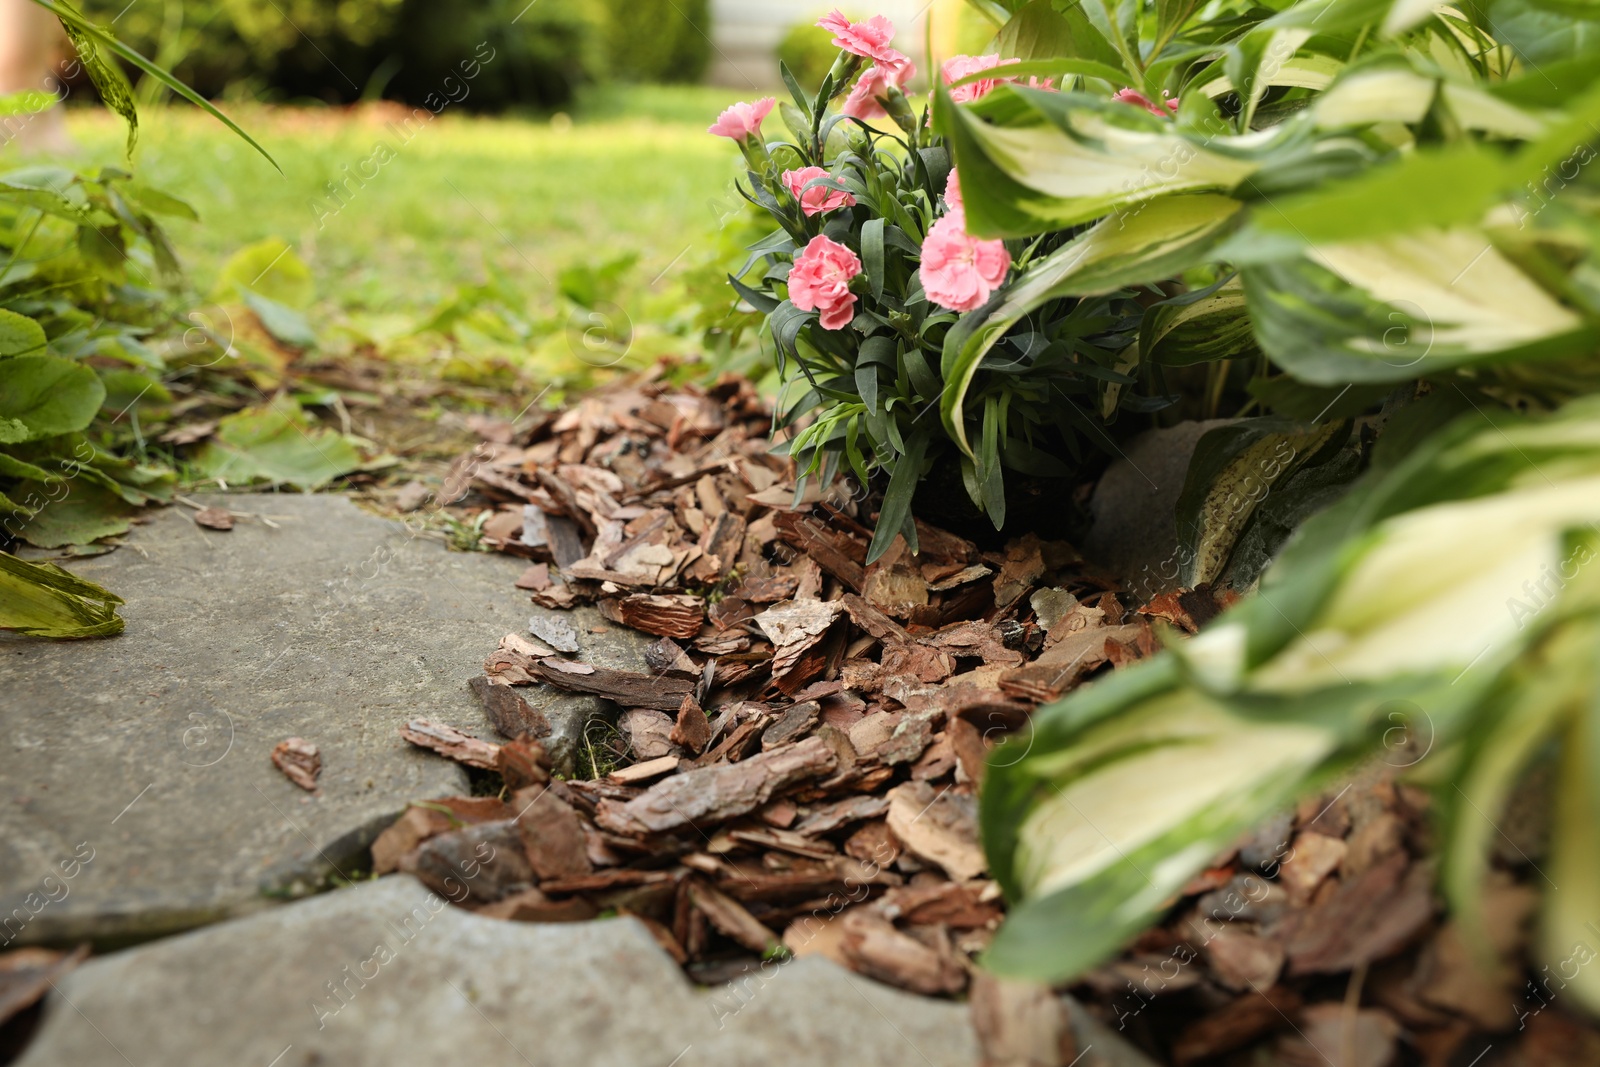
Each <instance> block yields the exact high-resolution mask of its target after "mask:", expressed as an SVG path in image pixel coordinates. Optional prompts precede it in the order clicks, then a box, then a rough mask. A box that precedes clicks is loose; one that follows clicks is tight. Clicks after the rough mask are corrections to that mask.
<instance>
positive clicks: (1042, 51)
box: [996, 0, 1077, 62]
mask: <svg viewBox="0 0 1600 1067" xmlns="http://www.w3.org/2000/svg"><path fill="white" fill-rule="evenodd" d="M996 44H997V47H998V48H999V51H1000V55H1001V57H1002V58H1004V59H1020V60H1023V61H1024V62H1026V61H1028V60H1030V59H1054V58H1057V57H1066V56H1073V55H1076V54H1077V53H1076V43H1075V42H1074V41H1073V38H1072V28H1071V27H1070V26H1068V25H1067V20H1066V19H1064V18H1062V17H1061V15H1060V14H1059V13H1057V11H1056V10H1055V8H1053V7H1052V6H1051V5H1050V3H1049V0H1031V2H1030V3H1028V4H1025V5H1024V6H1023V7H1022V9H1021V10H1020V11H1018V12H1017V13H1016V14H1015V15H1013V16H1012V17H1011V19H1010V20H1009V21H1008V22H1007V23H1006V24H1005V27H1004V28H1002V29H1001V31H1000V34H999V37H998V38H997V39H996Z"/></svg>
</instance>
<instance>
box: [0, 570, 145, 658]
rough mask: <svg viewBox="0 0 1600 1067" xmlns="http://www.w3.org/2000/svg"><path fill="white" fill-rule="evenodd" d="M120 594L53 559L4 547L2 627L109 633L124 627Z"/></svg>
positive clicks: (37, 632)
mask: <svg viewBox="0 0 1600 1067" xmlns="http://www.w3.org/2000/svg"><path fill="white" fill-rule="evenodd" d="M120 603H122V599H121V598H120V597H118V596H116V595H115V594H113V593H110V592H107V591H106V590H104V589H102V588H101V587H100V586H98V585H96V584H94V583H93V582H89V581H85V580H84V579H82V578H79V577H77V576H76V575H73V574H71V573H69V572H67V571H64V570H62V569H61V568H60V567H57V566H55V565H54V564H51V563H28V562H26V561H25V560H20V559H18V558H17V557H15V556H13V555H11V554H10V553H8V552H0V630H14V631H16V632H17V633H21V634H28V635H30V636H33V637H55V638H72V637H110V636H112V635H113V634H119V633H121V632H122V618H121V616H119V615H118V614H117V611H116V605H118V604H120Z"/></svg>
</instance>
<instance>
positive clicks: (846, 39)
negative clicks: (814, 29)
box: [817, 8, 900, 63]
mask: <svg viewBox="0 0 1600 1067" xmlns="http://www.w3.org/2000/svg"><path fill="white" fill-rule="evenodd" d="M817 25H818V26H820V27H822V28H823V29H825V30H827V31H828V32H829V33H831V34H833V46H834V47H835V48H843V49H844V50H845V51H846V52H849V53H851V54H852V55H857V56H861V57H862V58H864V59H870V60H872V61H873V62H875V63H890V62H892V61H893V59H894V57H895V56H898V55H900V53H899V52H896V51H895V50H894V49H893V48H890V47H889V42H890V41H892V40H894V23H892V22H890V21H889V20H888V19H886V18H884V17H883V16H882V15H874V16H872V17H871V18H870V19H866V20H865V21H862V22H851V21H850V20H849V19H847V18H845V17H844V15H842V14H841V13H840V12H839V11H838V9H837V8H836V9H834V10H833V11H830V12H829V13H828V14H826V15H824V16H822V18H820V19H818V20H817Z"/></svg>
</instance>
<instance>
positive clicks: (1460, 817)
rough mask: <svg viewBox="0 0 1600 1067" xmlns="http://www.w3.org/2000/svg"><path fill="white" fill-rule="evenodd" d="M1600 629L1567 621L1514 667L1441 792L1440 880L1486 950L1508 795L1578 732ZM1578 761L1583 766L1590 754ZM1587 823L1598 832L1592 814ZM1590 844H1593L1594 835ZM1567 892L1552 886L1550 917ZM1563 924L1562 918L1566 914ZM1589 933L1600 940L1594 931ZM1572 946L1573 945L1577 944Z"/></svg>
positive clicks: (1588, 902)
mask: <svg viewBox="0 0 1600 1067" xmlns="http://www.w3.org/2000/svg"><path fill="white" fill-rule="evenodd" d="M1597 636H1600V635H1597V632H1596V627H1595V624H1594V622H1593V621H1592V620H1586V621H1583V622H1579V623H1577V624H1574V625H1570V626H1567V627H1565V628H1563V629H1562V630H1561V631H1559V632H1557V633H1556V634H1555V635H1553V636H1552V637H1551V639H1549V640H1547V641H1545V642H1543V643H1542V645H1541V646H1540V647H1539V648H1537V649H1535V650H1533V653H1532V654H1531V655H1530V656H1528V657H1527V658H1526V660H1525V661H1524V662H1523V663H1520V664H1518V665H1517V667H1516V668H1514V669H1513V670H1511V671H1509V672H1508V678H1507V684H1506V685H1505V686H1504V687H1503V688H1502V689H1501V690H1500V691H1498V692H1496V693H1494V694H1493V695H1492V696H1491V697H1490V699H1489V700H1488V701H1487V702H1486V704H1485V707H1484V709H1483V711H1484V714H1483V715H1482V716H1481V719H1482V720H1483V721H1481V722H1480V723H1477V724H1476V725H1475V726H1474V727H1473V728H1472V729H1470V730H1469V732H1468V735H1467V737H1466V739H1465V742H1464V744H1463V745H1462V749H1463V751H1462V753H1461V755H1460V757H1459V761H1460V769H1459V770H1458V771H1457V772H1456V774H1455V775H1454V776H1453V780H1452V781H1451V783H1450V784H1449V786H1447V787H1446V788H1445V789H1444V790H1443V791H1442V792H1441V794H1440V798H1439V799H1440V808H1441V815H1442V821H1443V824H1444V825H1443V833H1442V835H1441V837H1442V841H1443V849H1442V852H1443V855H1442V864H1441V869H1440V883H1441V885H1442V887H1443V889H1444V892H1445V895H1446V897H1447V898H1448V899H1449V901H1450V908H1451V912H1452V914H1453V915H1454V917H1455V920H1456V922H1457V923H1458V924H1459V926H1460V927H1461V929H1462V930H1463V931H1464V932H1465V934H1466V936H1467V939H1468V941H1469V943H1471V944H1473V945H1475V946H1478V947H1479V948H1480V949H1482V950H1484V951H1485V954H1486V955H1488V954H1491V953H1492V951H1493V949H1492V948H1491V947H1490V946H1491V942H1490V938H1489V934H1488V928H1489V927H1488V917H1487V916H1486V915H1485V914H1484V902H1483V883H1484V876H1485V873H1486V871H1487V869H1488V866H1489V860H1490V855H1491V853H1492V851H1493V849H1494V847H1495V846H1496V845H1497V844H1498V843H1499V842H1500V841H1501V840H1502V839H1501V836H1500V826H1501V820H1502V817H1503V813H1504V810H1505V807H1506V802H1507V800H1508V799H1509V798H1510V796H1511V793H1512V791H1513V789H1515V788H1516V786H1517V785H1518V783H1519V782H1520V781H1521V780H1522V778H1523V776H1524V775H1525V773H1526V772H1527V769H1528V766H1529V764H1530V762H1532V760H1533V758H1534V757H1535V755H1536V754H1537V753H1538V751H1539V750H1540V749H1541V748H1542V747H1544V746H1545V744H1546V743H1547V742H1548V741H1549V740H1550V738H1551V737H1552V736H1554V735H1556V734H1558V733H1561V732H1563V731H1564V730H1565V731H1567V732H1575V730H1576V728H1575V724H1574V723H1573V720H1574V716H1575V715H1577V714H1581V712H1582V710H1583V705H1584V704H1585V703H1586V700H1587V697H1588V694H1589V693H1590V692H1592V690H1593V686H1594V681H1595V678H1594V669H1593V659H1594V656H1595V653H1596V652H1600V642H1597ZM1578 762H1579V765H1580V766H1581V765H1583V764H1585V763H1587V760H1586V759H1580V760H1579V761H1578ZM1561 778H1562V781H1561V782H1560V783H1559V784H1558V786H1557V789H1558V790H1564V789H1565V788H1566V786H1567V785H1569V784H1571V779H1570V777H1569V774H1568V773H1567V772H1566V771H1563V772H1562V774H1561ZM1579 791H1580V792H1581V791H1582V789H1581V787H1580V790H1579ZM1559 803H1560V802H1559V800H1558V805H1559ZM1585 829H1586V831H1588V832H1590V833H1592V829H1593V822H1592V820H1590V821H1589V822H1588V825H1587V826H1586V828H1585ZM1582 851H1586V852H1593V844H1592V838H1591V841H1590V842H1588V843H1586V844H1585V845H1584V846H1583V848H1582ZM1556 862H1557V863H1559V862H1560V857H1556ZM1556 885H1557V886H1558V887H1559V886H1560V885H1561V883H1560V882H1557V883H1556ZM1566 899H1567V898H1565V897H1562V896H1560V895H1558V894H1552V895H1551V896H1550V898H1549V910H1547V917H1548V918H1551V919H1556V918H1557V916H1558V915H1559V914H1560V913H1562V912H1563V911H1564V909H1563V907H1562V904H1563V903H1564V902H1565V900H1566ZM1595 899H1597V898H1596V897H1595V896H1594V895H1593V894H1589V895H1587V896H1585V897H1584V899H1583V902H1582V908H1583V910H1584V911H1585V912H1587V910H1588V909H1589V908H1591V907H1592V906H1593V903H1594V901H1595ZM1583 918H1584V919H1588V918H1589V916H1588V915H1587V914H1585V915H1583ZM1556 925H1561V923H1560V922H1559V920H1557V923H1556ZM1585 936H1586V938H1589V939H1590V940H1591V943H1592V944H1593V945H1594V946H1595V947H1596V948H1600V942H1593V941H1592V935H1585ZM1566 948H1567V949H1570V948H1571V946H1570V944H1569V945H1567V946H1566Z"/></svg>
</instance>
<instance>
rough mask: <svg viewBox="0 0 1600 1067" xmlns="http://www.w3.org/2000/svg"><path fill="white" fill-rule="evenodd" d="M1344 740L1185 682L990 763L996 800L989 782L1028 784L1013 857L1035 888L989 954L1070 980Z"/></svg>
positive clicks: (1023, 885)
mask: <svg viewBox="0 0 1600 1067" xmlns="http://www.w3.org/2000/svg"><path fill="white" fill-rule="evenodd" d="M1159 669H1160V668H1159V666H1158V665H1155V664H1151V665H1141V666H1140V667H1138V668H1135V670H1140V671H1151V670H1159ZM1041 725H1044V726H1048V724H1041ZM1338 747H1339V739H1338V737H1337V736H1336V735H1335V734H1334V733H1333V732H1332V731H1329V730H1326V729H1323V728H1320V727H1317V726H1311V725H1301V724H1295V723H1259V722H1252V721H1250V720H1248V719H1245V718H1242V717H1240V716H1237V715H1235V714H1232V713H1230V712H1229V711H1227V710H1226V709H1225V708H1224V707H1222V706H1221V705H1220V704H1218V703H1216V702H1214V701H1211V700H1209V699H1208V698H1206V697H1204V696H1202V695H1201V694H1200V693H1198V692H1196V691H1195V690H1193V689H1188V688H1180V689H1172V690H1169V691H1167V692H1164V693H1160V694H1158V695H1155V696H1152V697H1148V698H1146V699H1144V700H1142V701H1139V702H1137V703H1135V704H1133V705H1131V706H1129V707H1126V708H1124V709H1121V710H1120V712H1119V713H1118V714H1116V715H1115V716H1114V717H1113V718H1110V719H1109V720H1107V721H1105V722H1103V723H1102V724H1101V725H1099V726H1096V727H1092V728H1090V729H1089V730H1087V731H1085V732H1084V733H1083V734H1082V735H1081V736H1080V737H1078V738H1077V739H1075V740H1074V742H1073V743H1072V744H1071V745H1069V746H1067V747H1065V748H1062V749H1058V750H1054V751H1048V752H1046V751H1033V752H1029V753H1028V755H1027V756H1026V757H1025V758H1023V759H1022V760H1021V761H1020V762H1018V763H1016V764H1015V765H1012V766H1004V765H1002V764H1000V763H995V764H993V765H991V767H990V770H989V776H990V780H991V781H992V782H993V784H992V785H991V784H990V783H989V782H986V784H985V803H986V804H987V803H988V802H989V794H990V791H991V789H996V790H1004V789H1009V790H1011V791H1017V790H1019V789H1021V790H1026V791H1028V792H1029V793H1030V795H1031V796H1032V798H1033V803H1032V804H1031V806H1030V808H1029V810H1028V812H1027V814H1026V817H1025V818H1024V819H1023V820H1022V822H1021V826H1020V830H1019V832H1018V835H1017V845H1016V851H1015V856H1014V857H1013V865H1012V866H1011V868H1010V870H1011V874H1012V877H1013V880H1014V885H1013V886H1012V887H1010V888H1011V891H1012V892H1014V893H1015V892H1017V891H1018V890H1020V891H1021V893H1022V894H1023V895H1024V902H1023V903H1022V904H1021V906H1020V907H1017V908H1015V909H1014V910H1013V911H1012V913H1011V915H1010V916H1009V917H1008V919H1007V921H1006V924H1005V926H1003V927H1002V928H1001V930H1000V933H999V935H998V936H997V937H996V939H995V941H994V944H993V946H992V947H991V949H990V951H989V953H988V955H987V956H986V957H985V960H984V963H985V966H987V967H989V968H991V969H994V970H996V971H999V972H1001V973H1004V974H1012V975H1018V976H1026V977H1029V978H1034V979H1038V980H1042V981H1059V980H1061V979H1063V978H1066V977H1069V976H1071V975H1075V974H1077V973H1080V972H1081V971H1083V970H1084V969H1086V968H1088V967H1090V966H1092V965H1094V964H1095V963H1098V962H1099V961H1100V960H1101V959H1103V958H1104V957H1105V956H1106V955H1108V954H1110V953H1111V952H1113V951H1115V950H1116V949H1117V948H1118V947H1119V946H1120V945H1121V944H1122V943H1123V942H1124V941H1126V940H1127V938H1128V937H1129V936H1131V935H1132V934H1133V933H1134V932H1135V931H1137V930H1138V929H1139V928H1140V927H1142V926H1143V925H1145V924H1146V923H1148V922H1149V920H1150V918H1151V916H1152V915H1153V914H1154V913H1155V912H1156V911H1157V910H1158V909H1159V908H1160V907H1161V906H1162V904H1163V903H1164V902H1166V901H1167V900H1169V899H1170V898H1171V897H1172V896H1173V895H1174V894H1175V893H1176V892H1177V891H1178V890H1179V889H1180V888H1181V887H1182V886H1183V884H1184V883H1185V882H1186V881H1187V880H1188V879H1189V878H1190V877H1191V876H1192V875H1193V873H1194V871H1195V870H1196V869H1198V868H1199V867H1201V866H1203V865H1204V864H1205V863H1206V862H1207V861H1208V860H1210V859H1211V858H1212V857H1214V856H1215V855H1216V854H1217V853H1218V852H1220V851H1221V850H1222V849H1223V848H1224V847H1226V845H1227V844H1228V842H1229V841H1230V840H1232V839H1233V838H1235V837H1236V836H1237V835H1238V834H1239V833H1240V832H1241V830H1243V829H1244V828H1245V827H1247V826H1249V825H1250V824H1251V823H1253V822H1254V821H1256V820H1258V819H1259V818H1261V817H1262V816H1263V815H1264V814H1266V813H1267V812H1270V811H1272V810H1273V809H1274V808H1276V807H1277V806H1279V805H1281V804H1282V803H1285V802H1286V801H1287V799H1288V798H1289V797H1290V796H1292V795H1293V794H1294V792H1295V791H1296V790H1298V789H1299V788H1300V787H1301V785H1302V783H1303V782H1304V781H1305V779H1306V777H1307V776H1308V775H1310V774H1312V773H1313V772H1314V771H1315V770H1316V769H1317V768H1318V767H1319V766H1320V765H1321V764H1322V763H1323V762H1324V761H1325V760H1327V759H1328V757H1329V756H1331V755H1332V754H1333V753H1334V752H1335V751H1336V750H1337V749H1338ZM1005 750H1006V746H1002V747H1001V748H1000V749H998V750H997V753H1003V752H1004V751H1005Z"/></svg>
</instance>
